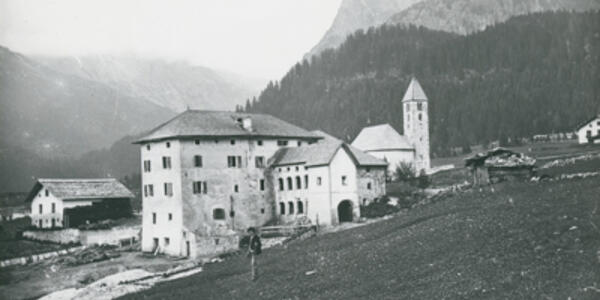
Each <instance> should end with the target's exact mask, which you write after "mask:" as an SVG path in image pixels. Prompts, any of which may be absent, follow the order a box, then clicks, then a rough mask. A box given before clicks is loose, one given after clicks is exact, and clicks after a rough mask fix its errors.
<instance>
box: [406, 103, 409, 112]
mask: <svg viewBox="0 0 600 300" xmlns="http://www.w3.org/2000/svg"><path fill="white" fill-rule="evenodd" d="M409 110H410V104H408V103H406V111H409Z"/></svg>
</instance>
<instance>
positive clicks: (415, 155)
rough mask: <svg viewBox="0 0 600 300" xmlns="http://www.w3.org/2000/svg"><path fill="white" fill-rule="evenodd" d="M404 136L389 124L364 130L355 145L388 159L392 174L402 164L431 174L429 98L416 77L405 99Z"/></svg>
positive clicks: (418, 171) (356, 139)
mask: <svg viewBox="0 0 600 300" xmlns="http://www.w3.org/2000/svg"><path fill="white" fill-rule="evenodd" d="M402 107H403V114H404V118H403V123H404V135H401V134H399V133H398V132H397V131H396V130H395V129H394V128H393V127H392V126H391V125H390V124H382V125H377V126H369V127H365V128H363V129H362V130H361V132H360V133H359V134H358V135H357V136H356V138H355V139H354V141H353V142H352V146H354V147H356V148H358V149H360V150H362V151H364V152H366V153H368V154H371V155H373V156H375V157H377V158H380V159H385V160H386V161H387V162H388V163H389V165H388V168H389V171H390V173H391V174H393V172H395V171H396V167H397V166H398V165H400V164H401V163H408V164H411V165H412V166H413V167H414V169H415V171H416V172H417V173H421V172H425V173H427V172H429V170H430V168H431V164H430V155H429V116H428V109H429V108H428V99H427V96H426V95H425V92H424V91H423V88H422V87H421V85H420V84H419V82H418V81H417V79H415V78H413V79H412V80H411V82H410V84H409V86H408V89H407V90H406V93H405V94H404V98H403V99H402Z"/></svg>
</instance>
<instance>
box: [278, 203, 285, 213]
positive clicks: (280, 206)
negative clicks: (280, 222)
mask: <svg viewBox="0 0 600 300" xmlns="http://www.w3.org/2000/svg"><path fill="white" fill-rule="evenodd" d="M279 214H280V215H285V203H283V202H279Z"/></svg>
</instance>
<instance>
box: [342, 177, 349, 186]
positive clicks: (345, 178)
mask: <svg viewBox="0 0 600 300" xmlns="http://www.w3.org/2000/svg"><path fill="white" fill-rule="evenodd" d="M342 185H348V177H346V176H342Z"/></svg>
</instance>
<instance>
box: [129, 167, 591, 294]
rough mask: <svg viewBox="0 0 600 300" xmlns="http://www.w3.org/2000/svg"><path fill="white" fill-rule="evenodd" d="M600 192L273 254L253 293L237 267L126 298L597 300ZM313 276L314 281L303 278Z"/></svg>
mask: <svg viewBox="0 0 600 300" xmlns="http://www.w3.org/2000/svg"><path fill="white" fill-rule="evenodd" d="M598 182H599V179H598V178H597V177H596V178H589V179H583V180H572V181H562V182H549V183H540V184H532V183H513V184H510V185H508V184H507V185H500V186H496V192H491V191H471V192H467V193H465V194H462V195H459V196H455V197H454V198H449V199H447V200H445V201H442V202H438V203H435V204H431V205H428V206H422V207H418V208H416V209H414V210H411V211H410V212H409V213H408V214H406V215H399V216H398V217H395V218H392V219H390V220H387V221H383V222H380V223H375V224H371V225H367V226H363V227H359V228H355V229H351V230H348V231H344V232H338V233H332V234H327V235H323V236H319V237H316V238H312V239H309V240H306V241H305V242H301V243H300V242H297V243H293V244H290V245H289V246H288V247H287V249H284V248H281V247H278V248H275V249H268V250H266V251H264V253H263V255H262V256H261V257H260V261H259V264H260V272H261V277H260V279H259V280H258V281H257V282H254V283H253V282H250V281H249V280H248V279H249V272H248V261H247V259H246V258H245V257H235V258H231V259H229V260H227V261H225V262H223V263H220V264H212V265H207V266H206V267H205V271H204V272H202V273H199V274H197V275H194V276H191V277H187V278H182V279H179V280H175V281H172V282H168V283H164V284H160V285H158V286H156V287H154V288H152V289H150V290H148V291H145V292H142V293H140V294H133V295H129V296H126V298H128V299H146V298H151V299H175V298H182V299H218V298H221V299H258V298H266V299H296V298H300V299H314V298H320V299H343V298H345V299H348V298H353V299H359V298H360V299H364V298H370V299H399V298H402V299H439V298H453V299H457V298H461V299H463V298H468V299H486V298H487V299H496V298H507V299H532V298H533V299H541V298H545V296H550V297H552V298H554V299H567V297H569V296H570V297H573V298H574V299H594V298H595V299H598V298H597V297H600V293H598V292H595V291H593V290H591V289H587V290H584V288H585V287H589V286H594V285H595V286H596V287H600V252H599V251H600V231H598V227H600V207H599V206H600V203H598V202H599V201H600V200H599V197H598V195H600V184H598ZM509 199H512V203H511V201H509ZM593 224H595V225H593ZM574 226H575V227H574ZM594 226H595V227H594ZM310 270H316V274H314V275H309V276H307V275H305V272H307V271H310Z"/></svg>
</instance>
